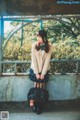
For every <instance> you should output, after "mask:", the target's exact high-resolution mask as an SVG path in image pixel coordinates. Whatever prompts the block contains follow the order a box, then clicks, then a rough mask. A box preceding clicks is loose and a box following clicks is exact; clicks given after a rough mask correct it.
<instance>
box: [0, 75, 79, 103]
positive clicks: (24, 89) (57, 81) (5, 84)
mask: <svg viewBox="0 0 80 120" xmlns="http://www.w3.org/2000/svg"><path fill="white" fill-rule="evenodd" d="M31 87H33V82H32V81H30V80H29V78H28V76H3V77H0V101H26V100H27V93H28V91H29V89H30V88H31ZM47 89H48V91H49V95H50V97H49V99H50V100H69V99H76V98H80V75H75V74H67V75H59V74H57V75H50V79H49V82H48V83H47Z"/></svg>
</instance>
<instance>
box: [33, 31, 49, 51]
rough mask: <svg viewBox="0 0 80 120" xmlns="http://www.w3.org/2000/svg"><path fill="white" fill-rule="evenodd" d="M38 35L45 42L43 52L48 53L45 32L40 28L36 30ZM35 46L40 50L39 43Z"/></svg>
mask: <svg viewBox="0 0 80 120" xmlns="http://www.w3.org/2000/svg"><path fill="white" fill-rule="evenodd" d="M38 35H39V36H40V37H41V38H42V40H43V42H44V44H45V52H46V53H48V51H49V44H48V40H47V32H46V31H45V30H40V31H39V32H38ZM35 48H36V49H37V51H38V50H40V45H36V46H35Z"/></svg>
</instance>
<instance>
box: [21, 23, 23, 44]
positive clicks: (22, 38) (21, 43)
mask: <svg viewBox="0 0 80 120" xmlns="http://www.w3.org/2000/svg"><path fill="white" fill-rule="evenodd" d="M21 26H23V21H22V25H21ZM22 44H23V27H22V29H21V46H22Z"/></svg>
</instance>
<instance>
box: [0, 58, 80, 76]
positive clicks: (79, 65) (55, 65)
mask: <svg viewBox="0 0 80 120" xmlns="http://www.w3.org/2000/svg"><path fill="white" fill-rule="evenodd" d="M30 63H31V61H2V62H1V64H2V66H3V71H2V75H28V74H29V68H30ZM50 63H51V70H50V73H52V74H55V73H61V74H62V75H64V74H66V73H76V74H78V73H80V59H77V60H76V59H74V60H70V59H61V60H58V59H52V60H50ZM69 64H70V65H71V66H70V65H69ZM68 68H69V70H72V71H69V70H68Z"/></svg>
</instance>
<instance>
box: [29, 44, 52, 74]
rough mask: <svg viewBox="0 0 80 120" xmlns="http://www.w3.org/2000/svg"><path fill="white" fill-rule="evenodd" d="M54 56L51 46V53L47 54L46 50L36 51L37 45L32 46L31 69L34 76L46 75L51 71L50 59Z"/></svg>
mask: <svg viewBox="0 0 80 120" xmlns="http://www.w3.org/2000/svg"><path fill="white" fill-rule="evenodd" d="M51 54H52V46H51V45H50V48H49V52H48V53H46V52H45V50H41V49H40V50H38V51H37V50H36V48H35V44H33V45H32V50H31V69H33V71H34V74H38V73H41V74H43V75H46V73H47V71H49V70H50V58H51Z"/></svg>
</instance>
